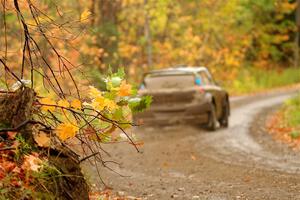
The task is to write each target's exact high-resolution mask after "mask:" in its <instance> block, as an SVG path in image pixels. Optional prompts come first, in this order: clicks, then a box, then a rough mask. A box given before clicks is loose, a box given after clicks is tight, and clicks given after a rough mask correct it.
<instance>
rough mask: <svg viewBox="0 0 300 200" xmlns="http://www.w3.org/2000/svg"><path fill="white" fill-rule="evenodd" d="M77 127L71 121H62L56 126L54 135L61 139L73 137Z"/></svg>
mask: <svg viewBox="0 0 300 200" xmlns="http://www.w3.org/2000/svg"><path fill="white" fill-rule="evenodd" d="M78 130H79V128H78V127H77V126H74V125H73V124H71V123H62V124H60V125H58V126H57V127H56V131H55V132H56V135H57V136H58V138H59V139H60V140H62V141H65V140H66V139H68V138H73V137H75V135H76V133H77V132H78Z"/></svg>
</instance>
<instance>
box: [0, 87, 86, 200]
mask: <svg viewBox="0 0 300 200" xmlns="http://www.w3.org/2000/svg"><path fill="white" fill-rule="evenodd" d="M35 98H36V94H35V92H34V90H32V89H30V88H21V89H19V90H18V91H16V92H14V93H2V94H1V95H0V129H3V128H16V127H18V126H20V124H22V123H24V122H26V121H30V120H32V111H33V104H34V101H35ZM18 132H19V133H20V134H21V135H22V137H23V138H24V139H25V140H26V142H27V143H28V144H30V145H35V146H37V145H36V144H35V141H34V139H33V134H32V125H30V124H29V123H28V124H26V125H24V126H22V128H20V129H19V130H18ZM38 148H39V149H40V150H41V152H43V151H45V149H43V148H40V147H38ZM46 150H47V151H48V149H46ZM48 152H50V155H48V160H49V163H50V165H53V166H54V167H56V169H58V170H59V171H60V172H61V176H59V177H53V178H54V179H55V183H56V185H53V183H51V184H49V185H48V186H47V191H48V192H50V193H52V194H50V195H53V197H54V198H55V199H62V200H71V199H72V200H73V199H78V200H81V199H82V200H86V199H88V198H89V197H88V190H89V188H88V185H87V183H86V180H85V179H84V176H83V174H82V172H81V168H80V162H79V156H78V155H76V154H75V153H74V152H72V151H71V150H70V149H68V148H66V147H64V146H61V145H60V146H55V147H51V149H50V150H49V151H48ZM40 189H41V190H42V191H43V192H45V190H44V189H43V188H40Z"/></svg>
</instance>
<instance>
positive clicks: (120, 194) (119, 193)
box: [117, 191, 125, 197]
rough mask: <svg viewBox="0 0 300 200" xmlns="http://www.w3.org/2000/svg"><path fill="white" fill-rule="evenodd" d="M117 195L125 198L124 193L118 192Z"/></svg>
mask: <svg viewBox="0 0 300 200" xmlns="http://www.w3.org/2000/svg"><path fill="white" fill-rule="evenodd" d="M117 195H118V196H120V197H123V196H124V195H125V192H123V191H118V192H117Z"/></svg>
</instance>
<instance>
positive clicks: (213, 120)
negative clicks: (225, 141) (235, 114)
mask: <svg viewBox="0 0 300 200" xmlns="http://www.w3.org/2000/svg"><path fill="white" fill-rule="evenodd" d="M217 124H218V120H217V114H216V107H215V105H214V104H211V110H210V112H209V114H208V123H207V129H208V130H210V131H215V130H216V129H217Z"/></svg>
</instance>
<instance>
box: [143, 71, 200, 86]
mask: <svg viewBox="0 0 300 200" xmlns="http://www.w3.org/2000/svg"><path fill="white" fill-rule="evenodd" d="M144 83H145V87H146V88H148V89H173V88H174V89H175V88H189V87H193V86H195V76H194V75H193V74H149V75H147V76H146V77H145V79H144Z"/></svg>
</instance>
